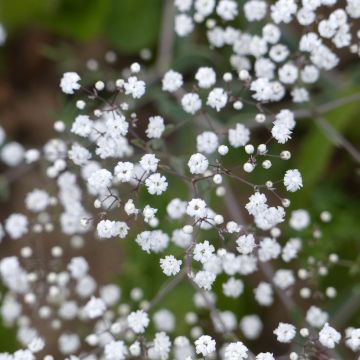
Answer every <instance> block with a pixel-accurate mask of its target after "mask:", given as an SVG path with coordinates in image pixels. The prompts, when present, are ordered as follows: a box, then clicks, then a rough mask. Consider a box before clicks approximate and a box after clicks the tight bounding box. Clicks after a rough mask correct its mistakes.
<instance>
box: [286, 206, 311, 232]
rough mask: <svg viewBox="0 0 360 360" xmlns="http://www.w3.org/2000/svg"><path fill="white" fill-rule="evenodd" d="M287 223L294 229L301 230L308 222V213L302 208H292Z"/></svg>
mask: <svg viewBox="0 0 360 360" xmlns="http://www.w3.org/2000/svg"><path fill="white" fill-rule="evenodd" d="M289 224H290V227H292V228H293V229H294V230H297V231H300V230H303V229H305V228H307V227H308V226H309V224H310V215H309V213H308V212H307V211H306V210H304V209H299V210H294V211H292V212H291V216H290V220H289Z"/></svg>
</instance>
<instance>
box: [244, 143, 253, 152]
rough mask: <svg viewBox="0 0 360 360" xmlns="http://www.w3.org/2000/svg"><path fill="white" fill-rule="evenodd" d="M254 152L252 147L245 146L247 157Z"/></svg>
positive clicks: (249, 145)
mask: <svg viewBox="0 0 360 360" xmlns="http://www.w3.org/2000/svg"><path fill="white" fill-rule="evenodd" d="M254 151H255V148H254V145H251V144H247V145H245V152H246V153H247V154H249V155H251V154H253V153H254Z"/></svg>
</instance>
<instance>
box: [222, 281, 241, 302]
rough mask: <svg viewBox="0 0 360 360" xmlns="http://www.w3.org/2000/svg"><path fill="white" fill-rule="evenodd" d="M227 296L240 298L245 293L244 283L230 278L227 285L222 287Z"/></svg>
mask: <svg viewBox="0 0 360 360" xmlns="http://www.w3.org/2000/svg"><path fill="white" fill-rule="evenodd" d="M222 289H223V293H224V295H225V296H228V297H232V298H238V297H239V296H240V295H241V294H242V293H243V291H244V283H243V282H242V281H241V280H239V279H235V278H233V277H230V278H229V279H228V281H227V282H226V283H224V284H223V285H222Z"/></svg>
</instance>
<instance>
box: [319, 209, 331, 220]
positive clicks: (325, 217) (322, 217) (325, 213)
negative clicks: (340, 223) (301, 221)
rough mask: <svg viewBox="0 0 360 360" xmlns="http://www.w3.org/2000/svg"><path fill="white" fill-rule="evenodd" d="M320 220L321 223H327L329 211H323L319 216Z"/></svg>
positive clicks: (329, 217) (329, 215) (329, 216)
mask: <svg viewBox="0 0 360 360" xmlns="http://www.w3.org/2000/svg"><path fill="white" fill-rule="evenodd" d="M320 219H321V221H323V222H329V221H331V213H330V212H329V211H323V212H322V213H321V214H320Z"/></svg>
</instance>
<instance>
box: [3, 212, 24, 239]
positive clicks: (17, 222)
mask: <svg viewBox="0 0 360 360" xmlns="http://www.w3.org/2000/svg"><path fill="white" fill-rule="evenodd" d="M5 230H6V232H7V233H8V234H9V236H10V237H11V238H12V239H13V240H17V239H20V238H21V237H22V236H23V235H25V234H26V233H27V232H28V219H27V217H26V216H25V215H23V214H11V215H10V216H9V217H8V218H7V219H6V220H5Z"/></svg>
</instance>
